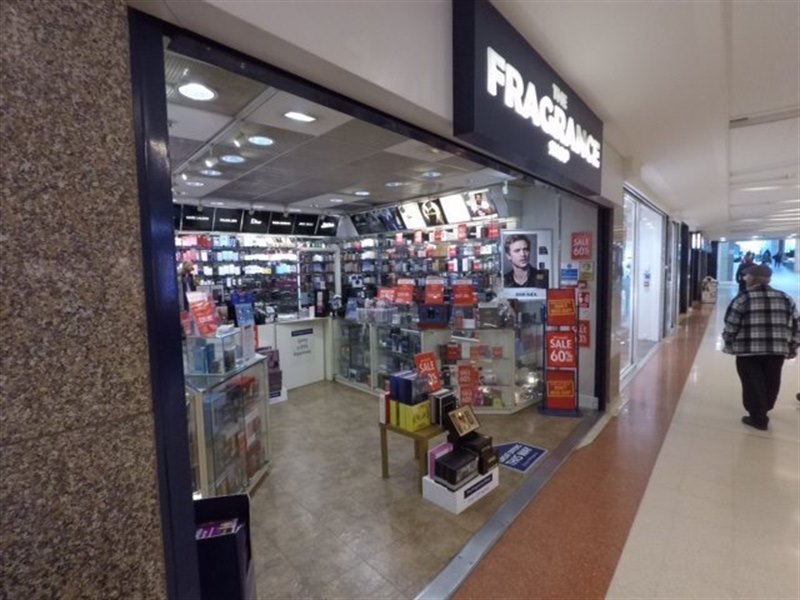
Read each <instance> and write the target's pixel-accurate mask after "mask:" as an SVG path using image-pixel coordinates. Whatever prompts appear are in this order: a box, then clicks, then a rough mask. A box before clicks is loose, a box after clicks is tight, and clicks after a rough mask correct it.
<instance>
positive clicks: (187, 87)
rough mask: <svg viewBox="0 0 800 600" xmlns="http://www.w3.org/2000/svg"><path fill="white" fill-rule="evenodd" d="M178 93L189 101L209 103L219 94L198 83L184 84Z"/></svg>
mask: <svg viewBox="0 0 800 600" xmlns="http://www.w3.org/2000/svg"><path fill="white" fill-rule="evenodd" d="M178 92H180V94H181V95H182V96H186V97H187V98H189V100H197V101H199V102H208V101H209V100H213V99H214V98H216V97H217V92H215V91H214V90H212V89H211V88H210V87H208V86H207V85H203V84H202V83H196V82H189V83H184V84H183V85H182V86H180V87H179V88H178Z"/></svg>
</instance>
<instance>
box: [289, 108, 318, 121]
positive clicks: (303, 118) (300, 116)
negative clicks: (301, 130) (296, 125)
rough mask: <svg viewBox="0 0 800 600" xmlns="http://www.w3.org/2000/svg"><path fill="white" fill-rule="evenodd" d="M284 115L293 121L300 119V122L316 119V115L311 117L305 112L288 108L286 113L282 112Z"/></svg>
mask: <svg viewBox="0 0 800 600" xmlns="http://www.w3.org/2000/svg"><path fill="white" fill-rule="evenodd" d="M283 116H284V117H286V118H287V119H292V120H293V121H300V122H301V123H311V122H313V121H316V120H317V118H316V117H312V116H311V115H307V114H305V113H301V112H297V111H294V110H290V111H289V112H287V113H284V114H283Z"/></svg>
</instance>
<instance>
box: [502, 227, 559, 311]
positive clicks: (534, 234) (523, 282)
mask: <svg viewBox="0 0 800 600" xmlns="http://www.w3.org/2000/svg"><path fill="white" fill-rule="evenodd" d="M551 238H552V236H551V233H550V231H549V230H544V229H539V230H528V231H521V230H512V231H504V232H502V235H501V238H500V249H501V251H502V252H501V256H502V271H503V295H504V297H506V298H513V299H517V300H543V299H544V298H545V297H546V295H547V289H548V288H549V287H550V271H551V269H552V266H551V256H552V252H551Z"/></svg>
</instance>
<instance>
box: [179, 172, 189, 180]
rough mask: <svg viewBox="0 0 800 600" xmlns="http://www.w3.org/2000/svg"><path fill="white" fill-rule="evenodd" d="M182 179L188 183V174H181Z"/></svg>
mask: <svg viewBox="0 0 800 600" xmlns="http://www.w3.org/2000/svg"><path fill="white" fill-rule="evenodd" d="M181 179H183V180H184V181H186V180H187V179H189V176H188V175H187V174H186V173H181Z"/></svg>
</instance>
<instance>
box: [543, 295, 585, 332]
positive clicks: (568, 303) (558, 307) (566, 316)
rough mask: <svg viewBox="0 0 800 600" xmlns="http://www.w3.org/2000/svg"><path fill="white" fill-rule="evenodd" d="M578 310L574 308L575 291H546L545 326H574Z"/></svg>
mask: <svg viewBox="0 0 800 600" xmlns="http://www.w3.org/2000/svg"><path fill="white" fill-rule="evenodd" d="M577 322H578V309H577V307H576V306H575V289H574V288H562V289H551V290H547V324H548V325H554V326H561V325H576V324H577Z"/></svg>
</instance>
